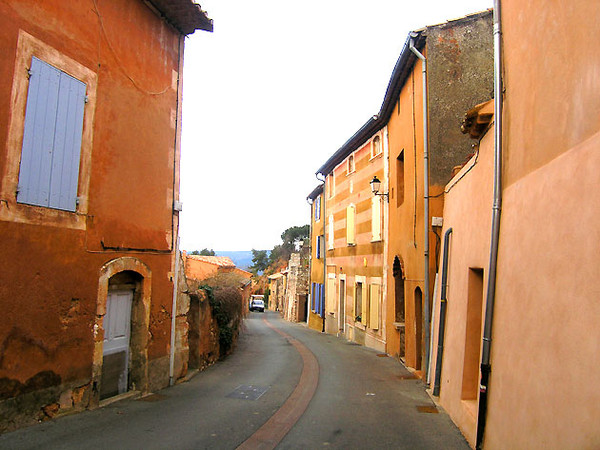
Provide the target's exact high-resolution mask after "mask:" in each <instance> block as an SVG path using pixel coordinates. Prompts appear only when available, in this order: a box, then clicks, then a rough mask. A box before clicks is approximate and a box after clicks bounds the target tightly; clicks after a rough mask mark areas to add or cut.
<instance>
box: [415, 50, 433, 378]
mask: <svg viewBox="0 0 600 450" xmlns="http://www.w3.org/2000/svg"><path fill="white" fill-rule="evenodd" d="M410 50H411V51H412V52H413V53H414V54H415V55H416V56H417V58H419V59H420V60H421V66H422V72H423V223H424V236H423V247H424V249H423V256H424V261H423V263H424V266H425V273H424V281H423V285H424V286H423V303H424V308H423V313H424V316H425V317H424V322H425V327H424V328H425V338H424V341H425V342H423V347H424V348H425V361H423V362H422V364H421V367H424V368H425V376H424V379H425V380H427V372H428V367H429V341H430V339H431V338H430V328H429V327H430V324H429V322H430V320H429V316H430V311H429V135H428V129H427V117H428V112H427V58H425V56H423V54H421V52H419V50H417V49H416V48H415V46H414V40H413V39H411V40H410Z"/></svg>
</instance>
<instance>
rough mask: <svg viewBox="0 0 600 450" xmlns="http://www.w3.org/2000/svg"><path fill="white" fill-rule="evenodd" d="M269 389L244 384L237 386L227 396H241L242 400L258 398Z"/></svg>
mask: <svg viewBox="0 0 600 450" xmlns="http://www.w3.org/2000/svg"><path fill="white" fill-rule="evenodd" d="M268 390H269V388H268V387H260V386H252V385H247V384H242V385H241V386H238V387H237V388H235V390H234V391H233V392H232V393H231V394H228V395H227V397H229V398H239V399H242V400H258V399H259V398H260V397H261V396H262V395H263V394H264V393H265V392H267V391H268Z"/></svg>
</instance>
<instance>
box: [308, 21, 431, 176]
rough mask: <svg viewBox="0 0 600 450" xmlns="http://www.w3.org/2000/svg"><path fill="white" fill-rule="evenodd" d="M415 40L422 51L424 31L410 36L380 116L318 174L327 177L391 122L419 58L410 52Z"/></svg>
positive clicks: (329, 160) (343, 147)
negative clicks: (411, 43)
mask: <svg viewBox="0 0 600 450" xmlns="http://www.w3.org/2000/svg"><path fill="white" fill-rule="evenodd" d="M411 39H412V40H414V46H415V47H416V48H417V49H418V50H421V49H422V48H423V47H424V46H425V41H426V36H425V33H424V30H419V31H413V32H411V33H409V34H408V37H407V38H406V42H405V43H404V47H403V48H402V52H401V53H400V56H399V57H398V60H397V61H396V65H395V66H394V70H393V71H392V76H391V78H390V81H389V83H388V87H387V89H386V92H385V96H384V98H383V103H382V104H381V108H380V109H379V114H377V115H375V116H373V117H371V118H370V119H369V120H368V121H367V122H365V124H364V125H363V126H362V127H360V129H359V130H358V131H357V132H356V133H354V135H353V136H352V137H351V138H350V139H348V140H347V141H346V142H345V143H344V145H342V146H341V147H340V148H339V149H338V150H337V151H336V152H335V153H334V154H333V155H332V156H331V157H330V158H329V159H328V160H327V161H326V162H325V164H323V165H322V166H321V167H319V169H318V170H317V172H316V174H317V175H319V174H321V175H327V174H328V173H330V172H331V171H332V170H333V169H334V168H335V167H336V166H337V165H338V164H339V163H341V162H342V161H343V160H344V159H346V157H347V156H348V155H349V154H350V153H352V152H354V151H355V150H357V149H358V148H360V146H361V145H363V144H364V143H365V142H367V141H368V140H369V139H370V138H371V136H373V134H375V133H377V132H378V131H379V130H381V129H382V128H383V127H384V126H385V125H386V124H387V123H388V121H389V119H390V116H391V115H392V112H393V110H394V105H395V104H396V102H397V100H398V97H399V96H400V91H401V90H402V87H403V86H404V83H405V82H406V80H407V79H408V77H409V75H410V73H411V70H412V67H413V66H414V64H415V62H416V60H417V57H416V55H415V54H414V53H413V52H412V51H411V50H410V41H411Z"/></svg>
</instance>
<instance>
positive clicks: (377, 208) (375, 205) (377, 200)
mask: <svg viewBox="0 0 600 450" xmlns="http://www.w3.org/2000/svg"><path fill="white" fill-rule="evenodd" d="M371 235H372V236H371V238H372V240H373V241H380V240H381V197H380V196H377V195H376V196H374V197H372V198H371Z"/></svg>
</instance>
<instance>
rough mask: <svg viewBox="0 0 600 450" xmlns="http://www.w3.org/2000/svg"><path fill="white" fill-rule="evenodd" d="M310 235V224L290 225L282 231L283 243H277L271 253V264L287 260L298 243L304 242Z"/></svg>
mask: <svg viewBox="0 0 600 450" xmlns="http://www.w3.org/2000/svg"><path fill="white" fill-rule="evenodd" d="M309 237H310V225H308V224H307V225H302V226H300V227H290V228H288V229H287V230H285V231H284V232H283V233H281V240H282V242H283V243H282V244H279V245H276V246H275V247H273V250H271V254H270V255H269V264H268V265H271V264H273V263H275V262H277V261H278V260H281V259H284V260H287V259H289V258H290V255H291V254H292V253H293V252H294V251H295V247H296V243H298V242H304V241H306V240H307V239H309Z"/></svg>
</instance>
